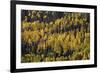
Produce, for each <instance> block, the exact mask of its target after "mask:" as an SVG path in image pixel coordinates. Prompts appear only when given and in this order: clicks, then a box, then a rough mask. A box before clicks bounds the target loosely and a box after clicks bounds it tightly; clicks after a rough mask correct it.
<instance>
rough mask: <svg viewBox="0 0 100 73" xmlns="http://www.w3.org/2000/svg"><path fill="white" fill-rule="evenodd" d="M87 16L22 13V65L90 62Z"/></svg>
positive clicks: (62, 13) (39, 12) (78, 14)
mask: <svg viewBox="0 0 100 73" xmlns="http://www.w3.org/2000/svg"><path fill="white" fill-rule="evenodd" d="M89 20H90V14H89V13H79V12H57V11H38V10H22V11H21V62H22V63H27V62H52V61H72V60H87V59H89V58H90V21H89Z"/></svg>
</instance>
